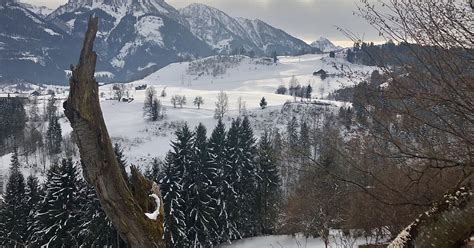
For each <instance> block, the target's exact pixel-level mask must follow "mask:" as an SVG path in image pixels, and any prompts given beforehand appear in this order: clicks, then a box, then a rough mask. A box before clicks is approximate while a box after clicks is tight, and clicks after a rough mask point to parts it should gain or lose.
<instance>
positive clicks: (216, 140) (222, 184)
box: [208, 119, 240, 242]
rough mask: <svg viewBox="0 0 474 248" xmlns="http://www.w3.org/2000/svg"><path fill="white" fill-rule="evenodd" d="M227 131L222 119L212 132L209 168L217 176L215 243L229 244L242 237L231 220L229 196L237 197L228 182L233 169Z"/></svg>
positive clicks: (214, 195) (213, 183) (230, 183)
mask: <svg viewBox="0 0 474 248" xmlns="http://www.w3.org/2000/svg"><path fill="white" fill-rule="evenodd" d="M226 135H227V133H226V130H225V126H224V123H223V122H222V120H221V119H219V120H218V122H217V126H216V127H215V128H214V130H213V131H212V134H211V137H210V138H209V142H208V151H209V166H210V167H211V168H213V169H214V170H215V171H216V173H217V176H216V177H214V178H212V179H211V180H212V185H214V186H215V187H214V189H215V191H214V192H213V193H212V197H213V199H214V203H215V206H214V209H215V210H214V214H213V216H214V220H216V222H217V226H218V236H217V238H216V241H215V242H227V241H230V240H232V239H236V238H238V237H240V235H239V233H238V231H237V227H236V224H235V220H234V219H232V218H230V213H229V211H230V208H231V205H232V202H231V201H228V197H229V195H227V193H229V194H230V196H233V195H235V192H234V191H233V189H232V182H229V181H228V180H227V175H228V174H229V173H228V172H229V171H230V170H231V169H232V168H231V167H229V165H228V162H227V144H226Z"/></svg>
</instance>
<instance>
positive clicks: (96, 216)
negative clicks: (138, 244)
mask: <svg viewBox="0 0 474 248" xmlns="http://www.w3.org/2000/svg"><path fill="white" fill-rule="evenodd" d="M79 185H80V186H81V187H80V188H81V189H80V192H79V199H78V203H77V204H78V212H79V213H80V215H79V216H80V217H79V221H78V223H79V225H78V226H77V227H76V228H77V230H75V231H74V232H75V233H78V239H79V240H80V243H81V246H82V247H116V248H118V247H126V244H125V242H124V241H123V240H122V239H121V238H120V236H119V234H118V232H117V231H116V230H115V228H114V227H113V225H112V222H111V221H110V220H109V219H108V218H107V216H106V214H105V212H104V210H102V207H101V205H100V202H99V199H98V197H97V194H96V192H95V189H94V187H92V186H91V185H88V184H87V183H86V182H85V181H80V182H79Z"/></svg>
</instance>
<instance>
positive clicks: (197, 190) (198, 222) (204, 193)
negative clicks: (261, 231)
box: [185, 123, 217, 247]
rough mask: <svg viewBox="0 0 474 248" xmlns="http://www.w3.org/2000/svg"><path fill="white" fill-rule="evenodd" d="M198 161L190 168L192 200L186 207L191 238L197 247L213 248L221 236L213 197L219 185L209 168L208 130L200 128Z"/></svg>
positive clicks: (190, 194) (189, 181)
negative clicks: (213, 244)
mask: <svg viewBox="0 0 474 248" xmlns="http://www.w3.org/2000/svg"><path fill="white" fill-rule="evenodd" d="M194 152H195V154H194V156H195V157H194V159H193V161H192V166H190V168H189V169H190V173H189V174H188V176H189V178H187V179H185V180H186V181H188V184H189V187H187V191H188V194H189V196H188V199H187V202H186V205H187V206H188V210H187V211H186V212H187V213H189V216H188V221H187V229H188V238H189V240H190V242H191V246H193V247H210V246H212V242H213V239H214V237H216V236H217V223H216V221H215V220H214V219H213V216H212V214H213V212H212V210H213V207H212V205H213V203H212V201H213V199H212V197H211V195H212V193H213V192H214V191H215V189H214V187H215V185H212V184H211V179H212V178H215V177H216V173H215V170H214V169H213V168H212V167H210V166H209V164H208V161H209V154H208V151H207V137H206V127H205V126H204V125H203V124H201V123H200V124H199V126H198V127H197V129H196V138H195V140H194Z"/></svg>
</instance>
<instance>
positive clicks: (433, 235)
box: [389, 180, 474, 248]
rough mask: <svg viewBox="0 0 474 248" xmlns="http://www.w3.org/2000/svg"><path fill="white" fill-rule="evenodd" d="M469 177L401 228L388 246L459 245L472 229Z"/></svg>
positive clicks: (473, 195) (472, 192) (473, 194)
mask: <svg viewBox="0 0 474 248" xmlns="http://www.w3.org/2000/svg"><path fill="white" fill-rule="evenodd" d="M473 198H474V190H473V186H472V180H471V181H468V182H467V183H466V184H465V185H464V186H462V187H460V188H459V189H457V190H455V191H453V192H450V193H448V194H446V195H445V196H444V197H443V199H442V200H441V201H440V202H438V203H437V204H436V205H435V206H433V208H431V209H430V210H429V211H427V212H425V213H423V214H422V215H420V217H419V218H418V219H417V220H416V221H414V222H413V223H412V224H410V226H408V227H407V228H406V229H405V230H403V231H402V232H401V233H400V234H399V235H398V237H397V238H396V239H395V240H394V241H393V242H392V243H391V244H390V245H389V248H412V247H446V248H450V247H452V248H455V247H461V245H462V244H463V242H464V240H465V239H466V238H468V237H469V234H470V233H471V232H472V231H474V199H473Z"/></svg>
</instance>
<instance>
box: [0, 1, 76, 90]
mask: <svg viewBox="0 0 474 248" xmlns="http://www.w3.org/2000/svg"><path fill="white" fill-rule="evenodd" d="M76 44H77V43H75V42H74V40H73V39H72V38H71V37H70V35H69V34H67V33H66V32H64V31H63V30H61V29H60V28H58V27H57V26H56V25H54V24H52V23H50V22H48V21H46V20H44V19H43V18H42V17H41V16H39V15H37V14H35V13H33V12H32V11H30V10H29V9H28V8H25V7H24V5H23V4H17V3H13V2H9V3H4V4H3V5H0V80H5V79H25V80H30V81H36V82H45V83H60V82H61V81H60V80H62V83H67V80H66V78H65V77H64V69H66V68H68V66H69V64H70V63H71V62H72V61H71V59H70V58H71V55H72V54H74V55H75V54H79V51H78V50H79V46H77V45H76ZM64 51H69V52H67V53H65V52H64Z"/></svg>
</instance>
